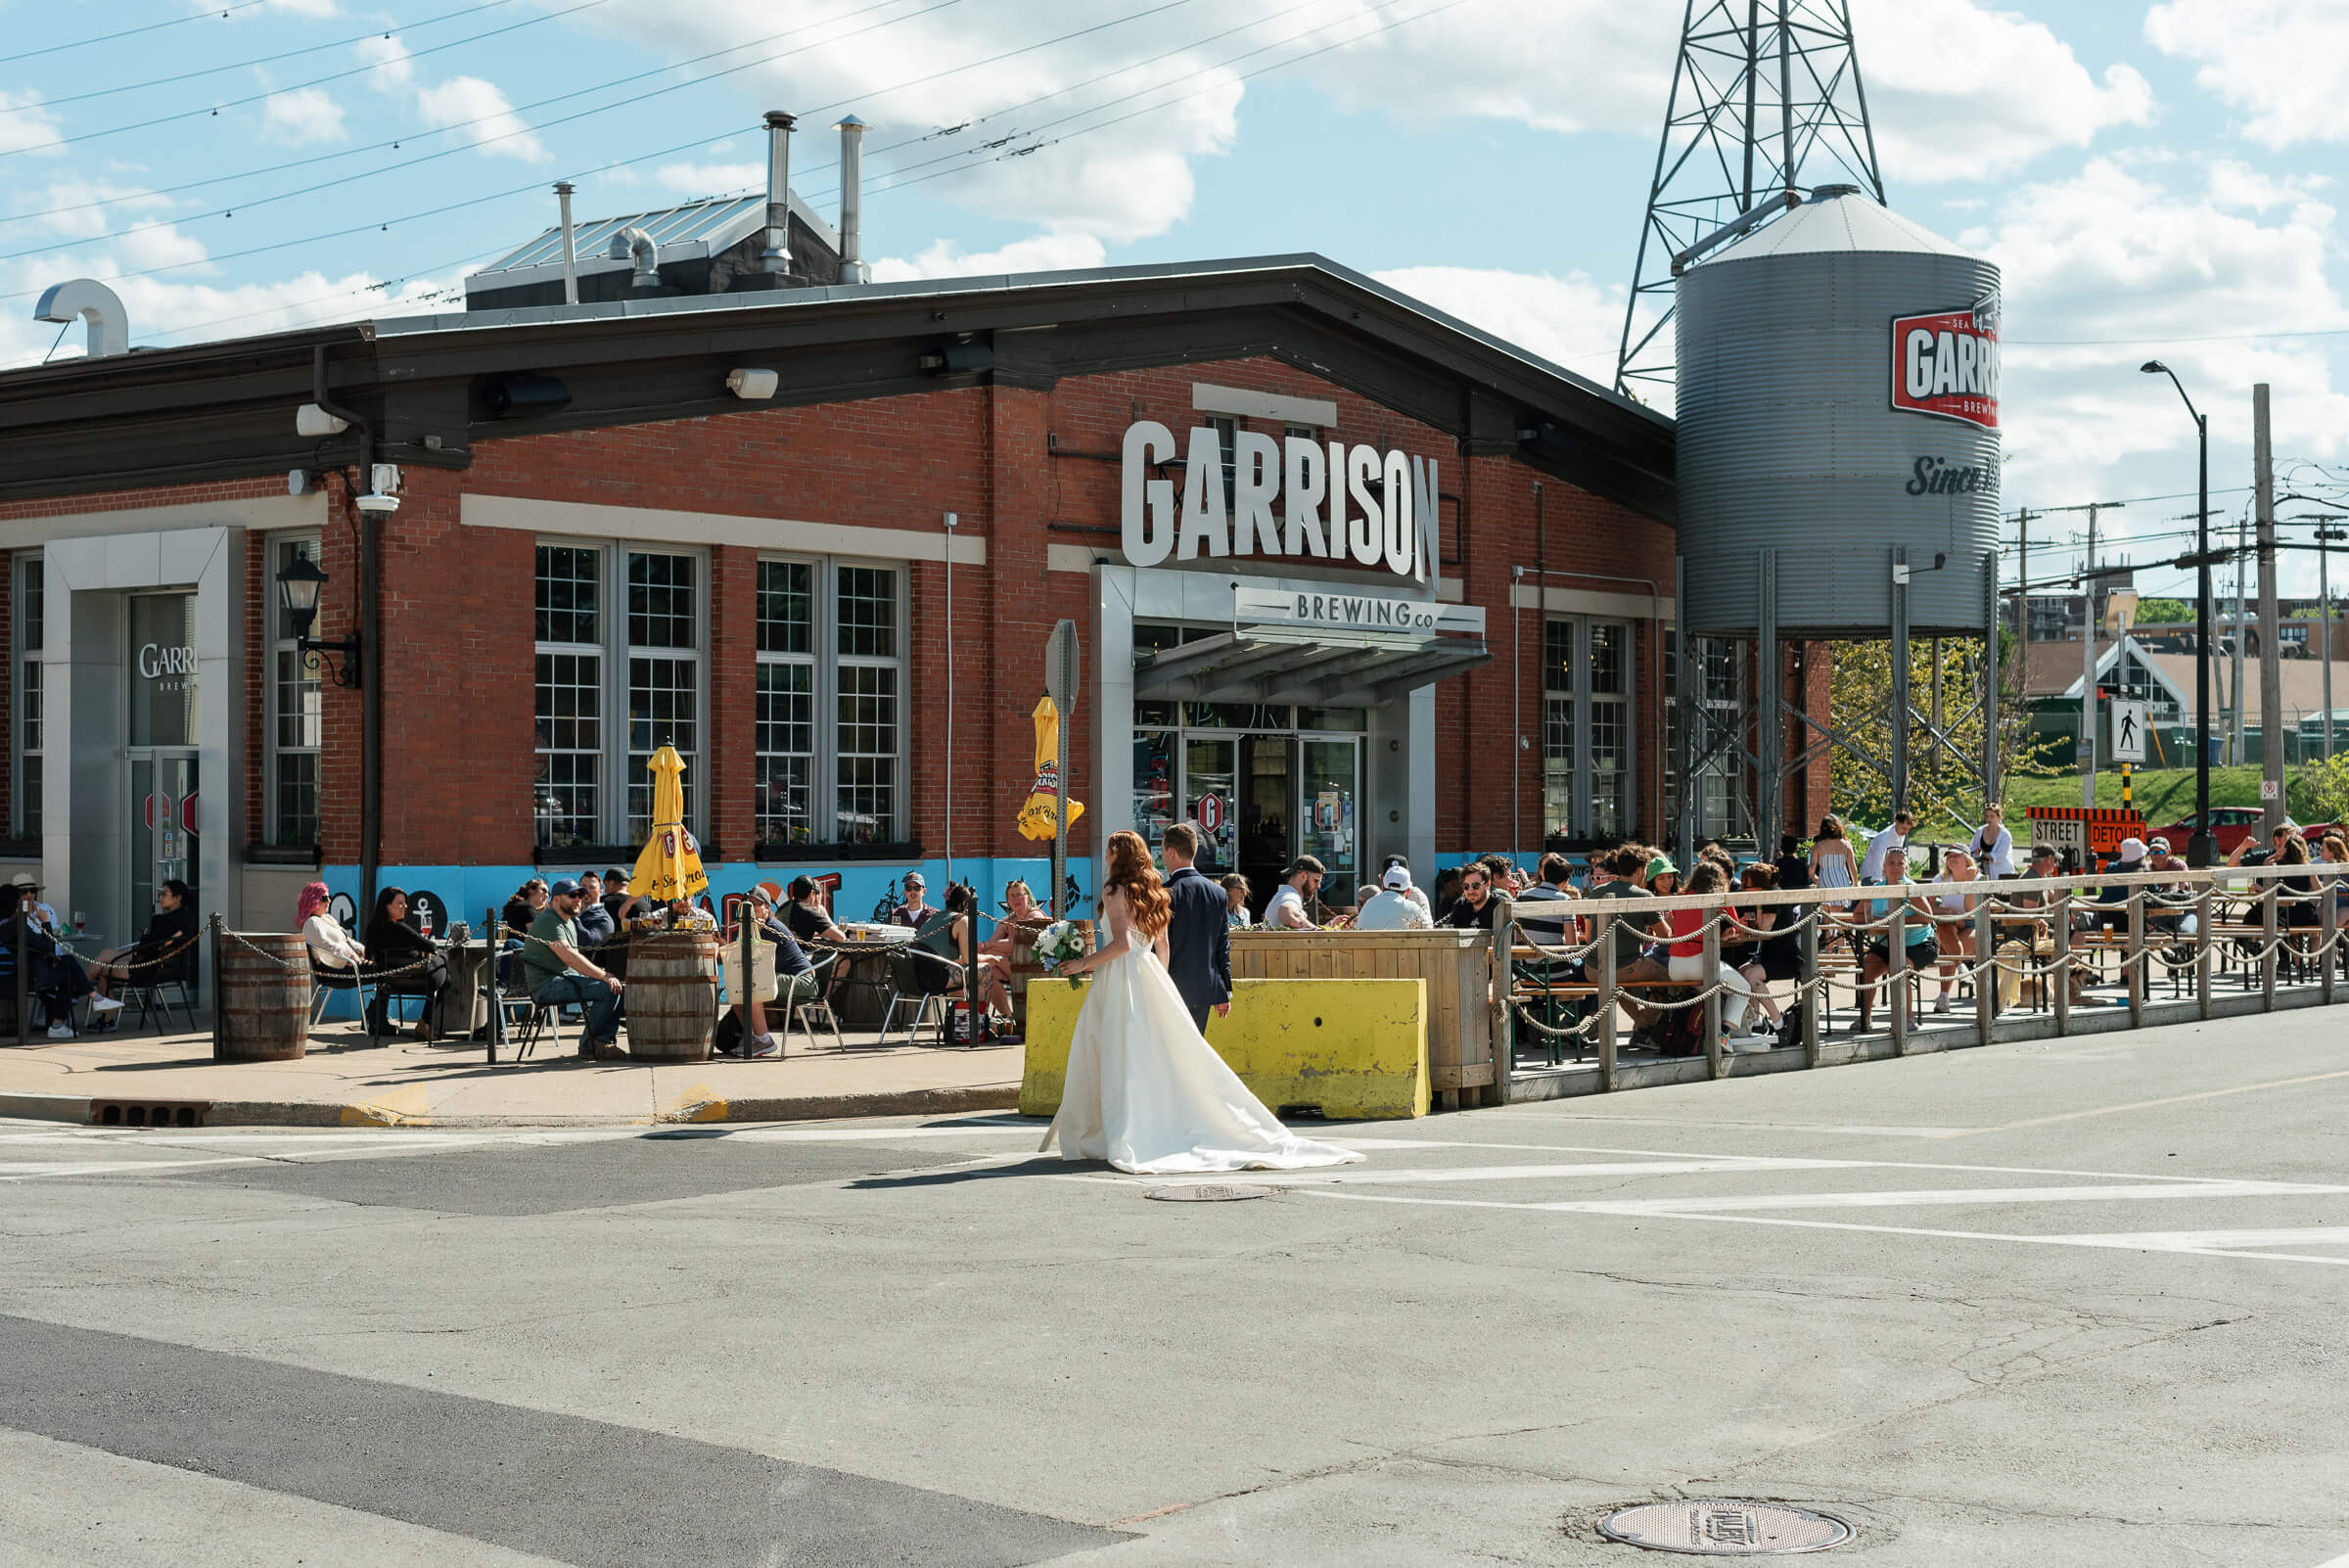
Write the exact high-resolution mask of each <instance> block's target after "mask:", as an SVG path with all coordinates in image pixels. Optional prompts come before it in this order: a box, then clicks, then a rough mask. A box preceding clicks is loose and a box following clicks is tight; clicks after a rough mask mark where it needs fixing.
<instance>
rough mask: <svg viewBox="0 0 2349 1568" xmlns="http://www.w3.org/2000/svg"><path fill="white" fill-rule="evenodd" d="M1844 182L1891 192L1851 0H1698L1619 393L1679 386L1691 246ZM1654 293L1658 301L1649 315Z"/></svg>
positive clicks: (1661, 151)
mask: <svg viewBox="0 0 2349 1568" xmlns="http://www.w3.org/2000/svg"><path fill="white" fill-rule="evenodd" d="M1806 172H1811V173H1813V174H1815V175H1816V176H1817V177H1814V178H1810V179H1806V178H1805V174H1806ZM1831 183H1849V184H1853V185H1857V186H1859V187H1860V188H1861V189H1862V190H1863V191H1865V192H1866V193H1867V194H1868V195H1870V196H1872V197H1874V198H1875V199H1876V201H1877V202H1879V203H1881V202H1882V201H1883V200H1884V178H1883V175H1882V174H1881V173H1880V172H1878V170H1877V167H1876V139H1875V133H1874V131H1872V130H1871V129H1870V128H1869V126H1868V122H1867V95H1866V93H1865V90H1864V89H1863V87H1862V85H1861V81H1860V55H1859V51H1858V50H1857V48H1856V47H1855V46H1854V44H1853V42H1852V16H1851V6H1850V4H1849V0H1687V9H1686V12H1685V14H1684V16H1683V19H1682V21H1681V55H1680V62H1679V64H1678V65H1677V66H1676V67H1675V68H1674V70H1673V77H1672V97H1671V100H1670V102H1669V104H1668V105H1667V107H1666V109H1665V111H1664V136H1663V140H1662V142H1661V143H1660V144H1659V145H1658V147H1657V149H1656V173H1655V179H1654V181H1653V182H1652V183H1651V185H1650V186H1649V189H1648V196H1647V216H1646V218H1645V220H1644V221H1642V222H1641V224H1640V226H1639V257H1638V260H1637V262H1636V263H1635V265H1634V269H1633V274H1632V295H1631V300H1630V301H1629V303H1628V304H1627V305H1626V307H1625V310H1624V317H1623V342H1622V346H1621V348H1620V349H1619V350H1618V352H1617V355H1616V361H1615V388H1616V391H1618V392H1626V393H1632V394H1635V395H1641V396H1644V397H1645V398H1647V399H1648V400H1649V401H1651V402H1652V401H1659V400H1661V399H1660V398H1659V396H1658V394H1659V393H1661V392H1667V391H1668V390H1669V389H1670V388H1671V386H1672V384H1673V358H1674V354H1673V335H1672V331H1671V327H1672V317H1673V303H1674V300H1673V283H1674V279H1675V278H1676V277H1678V276H1679V274H1680V271H1681V266H1682V264H1683V263H1684V260H1685V259H1686V257H1687V253H1688V251H1689V250H1690V249H1691V248H1692V247H1696V246H1699V245H1700V244H1701V243H1702V242H1704V241H1707V240H1709V239H1719V238H1726V236H1725V235H1724V234H1723V231H1724V230H1725V229H1730V228H1750V227H1754V226H1756V225H1758V224H1760V223H1763V222H1767V221H1768V220H1769V219H1770V218H1771V217H1773V216H1774V215H1775V214H1777V213H1778V212H1782V211H1784V210H1785V209H1786V208H1788V207H1791V206H1792V205H1794V204H1793V201H1792V200H1790V198H1792V197H1793V196H1794V193H1796V192H1798V191H1801V190H1802V189H1804V188H1806V186H1811V185H1824V184H1831ZM1642 302H1644V303H1645V304H1646V305H1647V306H1648V307H1649V308H1650V309H1651V310H1653V311H1654V313H1655V320H1654V321H1653V322H1652V323H1650V324H1648V325H1646V326H1645V327H1642V326H1641V324H1640V319H1639V317H1640V306H1641V304H1642Z"/></svg>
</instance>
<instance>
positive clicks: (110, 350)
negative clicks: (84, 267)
mask: <svg viewBox="0 0 2349 1568" xmlns="http://www.w3.org/2000/svg"><path fill="white" fill-rule="evenodd" d="M75 316H79V317H81V319H82V320H84V321H86V322H88V323H89V329H90V331H89V356H90V357H91V358H92V359H96V358H98V357H99V356H101V355H103V354H126V353H128V352H130V312H129V311H127V310H125V309H123V308H122V297H121V296H120V295H117V294H116V293H115V291H114V290H112V289H110V288H108V287H107V286H106V285H105V284H103V283H100V282H99V281H98V280H97V279H96V278H74V279H71V280H69V282H65V283H56V284H51V285H50V286H49V288H48V290H47V291H46V292H45V293H43V294H42V296H41V298H40V302H39V303H37V304H35V305H34V306H33V307H32V319H33V320H35V321H54V322H58V323H59V324H61V325H62V324H64V323H66V322H69V321H71V320H72V319H73V318H74V317H75Z"/></svg>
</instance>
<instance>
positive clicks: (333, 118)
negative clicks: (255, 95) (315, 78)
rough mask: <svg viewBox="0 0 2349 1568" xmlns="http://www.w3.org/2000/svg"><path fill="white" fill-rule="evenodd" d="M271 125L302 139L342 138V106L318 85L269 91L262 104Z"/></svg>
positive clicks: (319, 140)
mask: <svg viewBox="0 0 2349 1568" xmlns="http://www.w3.org/2000/svg"><path fill="white" fill-rule="evenodd" d="M265 110H266V114H267V117H268V121H269V123H270V124H271V125H273V126H277V127H279V128H281V129H284V130H289V131H292V132H293V133H294V134H295V135H297V136H299V137H300V138H302V140H304V141H311V142H339V141H342V140H343V139H344V130H343V106H342V104H340V103H338V102H337V101H336V100H335V99H334V98H332V97H330V96H329V95H328V94H327V92H326V91H325V89H323V88H319V87H296V88H293V89H292V90H290V91H287V92H282V93H271V94H270V95H269V101H268V103H267V105H266V106H265Z"/></svg>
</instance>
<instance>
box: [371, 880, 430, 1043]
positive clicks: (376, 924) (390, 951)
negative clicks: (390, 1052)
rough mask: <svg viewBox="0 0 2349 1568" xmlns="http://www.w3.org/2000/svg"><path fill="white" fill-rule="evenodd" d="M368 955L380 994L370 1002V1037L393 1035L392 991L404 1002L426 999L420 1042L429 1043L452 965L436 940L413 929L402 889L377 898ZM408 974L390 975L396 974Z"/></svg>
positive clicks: (419, 1025)
mask: <svg viewBox="0 0 2349 1568" xmlns="http://www.w3.org/2000/svg"><path fill="white" fill-rule="evenodd" d="M363 935H364V936H365V937H366V939H367V943H366V952H367V956H368V959H369V961H370V963H371V964H372V966H373V968H374V969H375V971H376V980H377V988H376V992H375V994H374V995H373V996H372V997H370V998H369V999H368V1002H367V1015H368V1016H367V1033H368V1034H370V1035H389V1034H391V997H390V996H389V995H387V994H385V990H384V988H385V987H386V986H389V987H390V988H391V990H393V991H396V992H399V993H400V994H401V995H403V996H413V995H416V994H418V993H422V994H423V996H424V998H425V1002H424V1016H423V1017H422V1018H419V1019H418V1020H417V1021H416V1038H418V1039H430V1038H432V1035H433V1015H434V1013H435V1012H436V1011H437V1010H438V1008H439V1006H440V992H441V990H442V989H443V988H444V987H446V986H447V985H448V960H446V959H445V958H443V957H441V956H440V948H439V947H438V945H436V944H435V943H434V941H433V939H432V938H430V937H428V936H426V935H425V934H424V933H423V932H421V931H418V930H417V929H416V928H415V927H414V926H411V925H409V924H408V895H407V892H406V890H405V889H402V888H384V889H381V890H379V891H378V892H377V893H376V896H375V912H374V913H373V914H371V915H369V916H368V917H367V929H366V931H365V932H364V933H363ZM394 969H397V970H405V971H407V972H406V973H404V974H397V975H393V974H389V973H387V972H388V971H391V970H394Z"/></svg>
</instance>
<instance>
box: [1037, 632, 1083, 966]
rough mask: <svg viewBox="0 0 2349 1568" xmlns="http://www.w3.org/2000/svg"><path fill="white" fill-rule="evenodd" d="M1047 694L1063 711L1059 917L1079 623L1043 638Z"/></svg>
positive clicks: (1057, 915) (1057, 810) (1055, 884)
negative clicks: (1070, 729) (1070, 728)
mask: <svg viewBox="0 0 2349 1568" xmlns="http://www.w3.org/2000/svg"><path fill="white" fill-rule="evenodd" d="M1044 693H1045V695H1046V696H1048V697H1050V698H1051V699H1052V706H1053V708H1055V709H1056V710H1058V711H1059V714H1060V728H1059V736H1060V744H1059V749H1058V751H1057V752H1056V754H1055V757H1054V762H1053V765H1054V767H1055V769H1056V770H1057V771H1056V774H1055V777H1056V779H1057V781H1058V787H1057V790H1056V791H1055V794H1054V799H1053V805H1052V810H1053V815H1054V818H1055V820H1054V822H1053V825H1052V894H1051V897H1050V898H1049V899H1045V907H1047V908H1048V909H1050V910H1051V911H1052V917H1053V918H1054V919H1056V920H1065V919H1067V918H1068V916H1069V914H1070V913H1071V910H1070V908H1069V903H1068V898H1067V894H1066V892H1065V890H1066V889H1067V887H1068V883H1069V721H1070V719H1071V717H1072V716H1073V714H1074V712H1075V709H1076V707H1077V623H1076V622H1074V621H1063V622H1061V623H1058V624H1057V625H1055V626H1054V627H1053V628H1052V635H1051V636H1049V637H1047V638H1045V639H1044Z"/></svg>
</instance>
